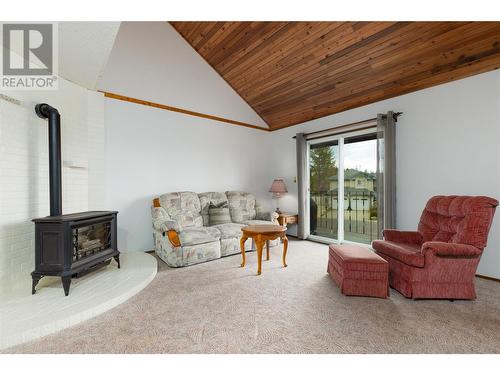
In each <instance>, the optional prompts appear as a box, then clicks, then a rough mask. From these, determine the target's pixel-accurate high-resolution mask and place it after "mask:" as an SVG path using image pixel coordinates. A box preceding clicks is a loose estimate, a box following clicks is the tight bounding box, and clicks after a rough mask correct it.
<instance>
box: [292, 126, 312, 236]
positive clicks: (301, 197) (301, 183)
mask: <svg viewBox="0 0 500 375" xmlns="http://www.w3.org/2000/svg"><path fill="white" fill-rule="evenodd" d="M295 139H296V143H297V188H298V206H299V207H298V213H299V222H298V225H297V237H298V238H300V239H303V240H304V239H306V238H307V237H308V233H307V232H308V228H309V220H308V219H309V218H308V216H307V199H308V194H307V191H308V186H307V178H306V177H307V176H306V171H307V159H306V157H307V143H306V135H305V134H304V133H298V134H297V135H296V137H295Z"/></svg>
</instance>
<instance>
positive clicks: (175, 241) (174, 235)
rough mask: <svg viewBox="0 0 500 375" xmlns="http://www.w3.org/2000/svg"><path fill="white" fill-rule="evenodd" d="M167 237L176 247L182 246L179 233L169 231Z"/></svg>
mask: <svg viewBox="0 0 500 375" xmlns="http://www.w3.org/2000/svg"><path fill="white" fill-rule="evenodd" d="M167 237H168V240H169V241H170V243H171V244H172V245H173V246H174V247H179V246H181V240H180V239H179V235H178V234H177V232H176V231H175V230H169V231H168V232H167Z"/></svg>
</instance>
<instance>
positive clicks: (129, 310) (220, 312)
mask: <svg viewBox="0 0 500 375" xmlns="http://www.w3.org/2000/svg"><path fill="white" fill-rule="evenodd" d="M490 250H493V249H490ZM240 260H241V258H240V256H238V255H236V256H231V257H226V258H223V259H220V260H217V261H213V262H209V263H205V264H201V265H196V266H192V267H187V268H181V269H170V268H168V267H167V266H166V265H165V264H164V263H163V262H161V261H159V262H158V263H159V270H158V274H157V276H156V278H155V280H153V282H152V283H151V284H150V285H149V286H148V287H146V288H145V289H144V290H143V291H142V292H140V293H138V294H137V295H136V296H134V297H132V298H131V299H130V300H128V301H127V302H125V303H124V304H122V305H120V306H118V307H116V308H114V309H112V310H110V311H108V312H106V313H104V314H102V315H100V316H98V317H96V318H93V319H91V320H88V321H86V322H84V323H81V324H79V325H76V326H74V327H72V328H69V329H66V330H64V331H61V332H59V333H56V334H53V335H50V336H47V337H45V338H42V339H39V340H36V341H33V342H30V343H28V344H24V345H21V346H18V347H14V348H11V349H9V350H7V351H5V352H9V353H499V352H500V283H497V282H493V281H487V280H482V279H477V280H476V288H477V294H478V298H477V300H476V301H473V302H468V301H455V302H449V301H432V300H427V301H412V300H407V299H405V298H404V297H402V296H401V295H400V294H398V293H397V292H396V291H394V290H391V297H390V299H386V300H384V299H376V298H365V297H345V296H343V295H342V294H340V292H339V290H338V289H337V287H336V286H335V285H334V283H333V282H332V280H330V278H329V277H328V276H327V274H326V262H327V246H326V245H321V244H317V243H312V242H308V241H293V240H291V241H290V246H289V252H288V258H287V262H288V268H286V269H283V268H281V263H280V260H281V247H278V248H274V249H272V253H271V260H270V261H269V262H263V273H262V276H260V277H257V276H255V272H256V253H255V252H252V253H249V254H248V257H247V266H246V267H245V268H244V269H242V268H240V267H239V264H240Z"/></svg>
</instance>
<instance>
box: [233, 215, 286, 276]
mask: <svg viewBox="0 0 500 375" xmlns="http://www.w3.org/2000/svg"><path fill="white" fill-rule="evenodd" d="M241 231H242V232H243V236H242V237H241V240H240V247H241V257H242V258H243V259H242V262H241V267H245V261H246V259H245V241H246V240H247V239H248V238H253V240H254V241H255V245H256V246H257V275H260V273H261V270H262V267H261V266H262V250H263V248H264V243H265V244H266V250H267V254H266V255H267V257H266V258H267V260H269V241H271V240H274V239H276V238H281V239H282V240H283V267H286V266H287V264H286V251H287V249H288V238H287V237H286V227H284V226H281V225H271V224H262V225H248V226H246V227H243V228H241Z"/></svg>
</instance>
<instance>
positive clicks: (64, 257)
mask: <svg viewBox="0 0 500 375" xmlns="http://www.w3.org/2000/svg"><path fill="white" fill-rule="evenodd" d="M35 111H36V113H37V115H38V116H39V117H41V118H45V119H47V118H48V119H49V180H50V216H47V217H43V218H37V219H33V221H34V222H35V270H34V271H33V272H32V273H31V277H32V279H33V285H32V294H35V292H36V289H35V288H36V285H37V284H38V282H39V281H40V279H41V278H42V277H43V276H59V277H61V279H62V284H63V288H64V294H65V295H66V296H67V295H68V294H69V288H70V284H71V278H72V277H78V276H79V275H82V274H85V273H87V272H90V271H92V270H94V269H97V268H99V267H101V266H104V265H107V264H109V263H110V261H111V258H114V259H115V260H116V262H117V263H118V268H120V252H119V251H118V248H117V244H116V216H117V214H118V212H117V211H89V212H80V213H74V214H67V215H62V209H61V206H62V194H61V191H62V177H61V129H60V115H59V112H58V111H57V109H55V108H53V107H51V106H49V105H48V104H37V105H36V107H35Z"/></svg>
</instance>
